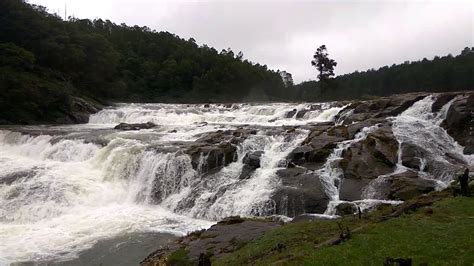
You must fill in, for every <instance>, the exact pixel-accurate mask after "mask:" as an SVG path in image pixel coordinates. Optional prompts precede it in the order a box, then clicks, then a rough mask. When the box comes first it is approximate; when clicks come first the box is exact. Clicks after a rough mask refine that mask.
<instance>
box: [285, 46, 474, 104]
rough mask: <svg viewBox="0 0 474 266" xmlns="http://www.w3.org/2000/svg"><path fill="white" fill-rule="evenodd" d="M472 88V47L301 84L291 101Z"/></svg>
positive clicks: (473, 52)
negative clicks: (431, 57) (454, 52)
mask: <svg viewBox="0 0 474 266" xmlns="http://www.w3.org/2000/svg"><path fill="white" fill-rule="evenodd" d="M321 85H322V88H321ZM473 89H474V47H472V48H469V47H466V48H464V49H463V50H462V51H460V54H459V55H456V56H452V55H447V56H443V57H438V56H436V57H435V58H433V59H432V60H428V59H426V58H424V59H423V60H420V61H414V62H408V61H407V62H405V63H403V64H398V65H396V64H393V65H392V66H384V67H381V68H379V69H377V70H375V69H370V70H367V71H362V72H358V71H356V72H353V73H350V74H346V75H341V76H337V77H335V78H333V79H330V80H329V81H328V82H327V83H324V84H320V83H319V82H316V81H307V82H302V83H300V84H298V85H296V86H294V88H293V93H294V94H293V95H294V98H295V99H307V100H348V99H360V98H364V97H367V96H388V95H392V94H400V93H408V92H420V91H428V92H430V91H433V92H444V91H461V90H473Z"/></svg>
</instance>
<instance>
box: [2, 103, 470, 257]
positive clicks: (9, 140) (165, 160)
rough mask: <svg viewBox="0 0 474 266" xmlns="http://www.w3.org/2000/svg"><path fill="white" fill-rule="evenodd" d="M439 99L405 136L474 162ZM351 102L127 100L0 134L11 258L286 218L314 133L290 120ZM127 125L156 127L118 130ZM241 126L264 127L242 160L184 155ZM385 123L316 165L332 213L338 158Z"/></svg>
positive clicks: (409, 116) (320, 115)
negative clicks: (294, 176) (292, 185)
mask: <svg viewBox="0 0 474 266" xmlns="http://www.w3.org/2000/svg"><path fill="white" fill-rule="evenodd" d="M432 102H433V98H429V97H428V98H425V99H424V100H422V101H419V102H417V103H415V104H414V105H413V107H411V108H409V109H408V110H407V111H405V112H404V113H403V114H401V115H400V116H398V117H396V118H394V129H393V130H394V134H395V136H396V137H397V140H398V141H399V142H400V143H403V142H408V141H414V142H415V143H416V144H418V145H423V147H424V148H425V149H427V150H428V151H429V152H430V154H431V155H430V156H433V158H435V159H437V160H438V159H439V160H440V161H441V160H444V161H442V162H443V163H446V160H445V159H443V158H442V157H443V156H442V155H443V154H444V153H446V152H451V153H454V156H458V157H460V158H462V159H463V160H468V159H470V160H471V162H472V161H473V160H472V158H471V157H466V156H464V155H462V147H460V146H459V145H458V144H457V143H455V142H454V141H453V140H452V138H450V137H449V136H448V135H447V134H446V132H445V131H444V130H442V129H441V128H440V127H439V123H440V121H441V120H442V119H443V117H444V116H445V114H446V111H447V108H448V107H449V106H445V107H443V109H442V110H441V111H440V112H439V113H437V114H431V113H430V112H431V109H430V108H431V105H432ZM343 108H344V106H341V105H337V104H335V103H324V104H307V103H302V104H283V103H276V104H231V105H222V104H221V105H219V104H211V105H209V106H204V105H185V104H119V105H117V106H115V107H111V108H107V109H104V110H102V111H100V112H98V113H97V114H94V115H92V116H91V117H90V123H89V124H86V125H72V126H55V127H45V126H25V127H13V128H9V129H8V130H7V129H4V130H0V240H1V241H0V264H8V263H11V262H23V261H34V262H45V261H67V260H69V259H72V258H74V257H77V256H78V254H80V253H81V252H83V251H84V250H87V249H90V248H91V247H93V245H94V244H95V243H97V242H98V241H100V240H104V239H112V238H114V237H119V236H122V235H125V234H130V233H147V232H164V233H171V234H175V235H183V234H185V233H187V232H190V231H193V230H197V229H201V228H207V227H209V226H211V225H212V224H214V223H215V222H216V221H217V220H219V219H221V218H224V217H226V216H230V215H241V216H264V215H272V214H275V203H274V202H273V201H272V199H271V196H272V193H273V192H274V191H275V188H277V187H278V186H279V185H280V183H279V182H280V180H279V179H278V177H277V176H276V172H277V171H278V170H279V169H281V168H282V167H285V163H286V160H285V158H286V157H287V155H288V154H289V153H290V152H291V151H292V150H293V149H294V148H295V147H297V146H298V145H300V144H301V143H302V141H303V140H304V139H305V138H306V136H307V134H308V132H309V131H308V130H305V129H304V128H306V127H299V128H296V129H295V128H293V130H294V131H293V132H288V133H287V132H286V129H282V126H296V127H298V126H304V125H308V124H313V123H318V122H326V121H333V120H334V118H335V117H336V115H337V114H338V112H339V111H340V110H341V109H343ZM121 122H127V123H145V122H153V123H155V124H157V127H156V128H152V129H146V130H136V131H117V130H113V127H114V126H115V125H116V124H118V123H121ZM339 122H341V121H339ZM240 127H243V128H251V129H255V131H256V132H254V133H255V134H251V135H249V136H248V137H247V138H246V139H245V140H243V141H242V142H240V143H238V144H235V145H236V148H237V154H236V158H234V159H235V160H234V162H232V163H230V164H228V165H227V166H225V167H222V168H220V169H216V170H215V171H214V172H212V173H203V163H204V162H205V161H206V159H207V158H205V156H202V155H201V156H200V157H199V163H198V165H197V167H193V161H192V160H193V159H192V158H191V157H190V155H188V154H187V153H186V152H185V151H186V149H187V148H189V147H190V145H192V144H193V143H194V142H195V141H196V140H197V139H199V138H201V137H203V136H205V135H206V134H207V133H209V132H216V131H219V130H222V131H225V130H234V129H238V128H240ZM374 129H376V126H374V127H368V128H364V129H363V130H362V131H361V132H360V133H358V134H357V135H356V137H355V139H354V140H348V141H344V142H341V143H339V144H338V145H337V147H336V148H335V149H334V151H333V153H332V154H331V155H330V156H329V159H328V160H327V162H326V164H324V166H323V168H321V169H320V170H319V171H317V173H318V175H319V176H320V178H321V181H322V183H323V185H324V186H325V189H326V192H327V193H328V195H329V196H330V197H331V202H330V204H329V206H328V209H327V211H326V214H325V215H333V214H334V207H335V206H336V205H337V204H338V203H340V201H339V183H340V181H341V178H342V171H341V169H339V168H338V166H337V162H338V160H340V159H341V154H342V152H343V150H344V149H346V148H347V147H349V146H350V145H351V144H352V143H354V142H357V141H361V140H363V139H364V138H365V137H366V136H367V134H369V133H370V132H372V131H373V130H374ZM19 132H22V133H19ZM433 138H435V139H436V138H438V140H436V141H431V139H433ZM249 152H261V153H262V155H261V158H260V167H259V168H257V169H256V170H255V171H253V172H252V173H251V174H250V175H249V176H248V177H246V178H242V179H241V178H240V175H241V172H242V169H243V167H244V164H243V158H244V157H245V155H246V154H248V153H249ZM438 157H440V158H438ZM430 158H431V157H430ZM194 163H195V162H194ZM400 167H401V166H400ZM397 169H401V168H397ZM430 169H432V170H430V171H428V172H426V175H430V176H431V175H434V174H435V172H436V168H433V167H431V168H430ZM449 178H450V177H449V176H443V177H440V178H439V180H440V182H447V180H448V179H449ZM372 198H373V197H370V196H368V197H367V199H364V200H361V201H357V202H355V203H356V204H357V205H358V206H360V207H361V208H362V209H368V208H371V207H372V206H374V205H376V204H378V203H392V204H398V203H399V202H391V201H380V200H376V199H372Z"/></svg>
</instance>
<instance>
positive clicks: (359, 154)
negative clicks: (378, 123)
mask: <svg viewBox="0 0 474 266" xmlns="http://www.w3.org/2000/svg"><path fill="white" fill-rule="evenodd" d="M397 150H398V142H397V140H396V139H395V137H394V136H393V133H392V130H391V128H390V127H389V126H383V127H381V128H379V129H377V130H376V131H375V132H373V133H370V134H369V135H368V136H367V138H365V139H364V140H362V141H360V142H355V143H353V144H352V145H351V146H350V147H349V148H347V149H346V150H345V151H344V152H343V155H342V157H343V159H342V161H341V168H342V169H343V171H344V178H351V179H374V178H377V177H378V176H379V175H384V174H388V173H391V172H393V170H394V167H395V164H396V162H397Z"/></svg>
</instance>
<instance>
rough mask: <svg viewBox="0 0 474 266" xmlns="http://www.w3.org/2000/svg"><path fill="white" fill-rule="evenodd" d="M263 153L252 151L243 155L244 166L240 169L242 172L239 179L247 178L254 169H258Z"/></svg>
mask: <svg viewBox="0 0 474 266" xmlns="http://www.w3.org/2000/svg"><path fill="white" fill-rule="evenodd" d="M262 154H263V151H253V152H248V153H247V154H245V156H244V158H243V159H242V163H243V164H244V166H243V167H242V172H241V173H240V176H239V178H240V179H247V178H249V177H250V176H251V175H252V173H253V172H254V171H255V169H257V168H259V167H260V158H261V157H262Z"/></svg>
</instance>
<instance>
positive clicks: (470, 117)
mask: <svg viewBox="0 0 474 266" xmlns="http://www.w3.org/2000/svg"><path fill="white" fill-rule="evenodd" d="M441 126H442V127H443V128H445V129H446V131H447V132H448V134H449V135H451V136H452V137H453V138H454V139H455V140H456V141H457V142H458V143H459V144H461V145H462V146H464V147H465V149H464V153H465V154H474V93H465V94H461V95H457V96H456V99H455V100H454V101H453V103H452V104H451V106H450V107H449V109H448V113H447V115H446V119H445V120H444V121H443V123H442V124H441Z"/></svg>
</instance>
